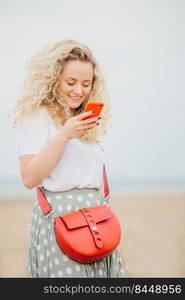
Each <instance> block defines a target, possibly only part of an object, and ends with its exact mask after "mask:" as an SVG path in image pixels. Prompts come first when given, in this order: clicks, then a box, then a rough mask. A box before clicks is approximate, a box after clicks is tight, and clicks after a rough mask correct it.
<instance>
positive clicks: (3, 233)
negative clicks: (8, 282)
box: [0, 195, 185, 278]
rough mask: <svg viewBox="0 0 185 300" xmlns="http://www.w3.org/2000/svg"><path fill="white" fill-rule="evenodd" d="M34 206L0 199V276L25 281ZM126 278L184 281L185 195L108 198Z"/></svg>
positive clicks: (24, 201)
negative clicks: (116, 219) (115, 219)
mask: <svg viewBox="0 0 185 300" xmlns="http://www.w3.org/2000/svg"><path fill="white" fill-rule="evenodd" d="M33 205H34V201H32V200H29V199H28V200H25V199H12V200H11V199H8V200H4V199H1V200H0V239H1V243H0V277H1V278H2V277H27V274H26V264H27V251H28V246H29V229H30V227H29V226H30V225H29V224H30V223H29V222H30V218H31V214H32V207H33ZM111 207H112V209H113V210H114V212H115V213H117V215H118V217H119V219H120V222H121V226H122V240H121V245H120V247H121V249H122V256H123V258H124V267H125V277H185V259H184V253H185V217H184V214H185V213H184V212H185V195H145V196H120V197H111Z"/></svg>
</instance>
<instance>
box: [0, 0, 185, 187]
mask: <svg viewBox="0 0 185 300" xmlns="http://www.w3.org/2000/svg"><path fill="white" fill-rule="evenodd" d="M0 20H1V26H0V34H1V47H0V61H1V69H0V77H1V102H0V112H1V119H0V120H1V136H0V145H1V156H0V164H1V168H0V183H1V184H3V182H5V181H7V180H19V181H20V175H19V161H18V158H17V155H18V153H17V136H16V134H15V133H13V132H11V131H10V126H11V123H10V120H9V119H8V110H9V109H10V108H11V106H12V104H13V103H14V102H15V101H16V99H17V98H18V97H19V91H18V85H19V84H21V81H22V79H23V75H24V64H25V60H26V59H27V58H29V57H30V56H31V55H32V54H34V53H35V52H36V51H37V50H39V49H40V48H42V47H44V46H45V45H46V44H49V43H52V42H56V41H58V40H62V39H65V38H70V39H71V38H72V39H78V40H80V41H81V42H83V43H85V44H86V45H87V46H88V47H90V48H91V50H92V51H93V53H94V55H95V57H96V58H97V60H98V61H99V63H100V65H101V66H102V68H103V71H104V76H105V80H106V83H107V87H108V89H109V91H110V94H111V97H112V104H113V122H112V129H111V131H110V133H109V134H108V135H107V136H106V137H104V138H103V140H102V144H103V147H104V150H105V155H106V165H107V172H108V176H109V178H110V181H111V182H112V184H113V182H117V183H119V184H122V183H123V184H124V183H126V182H131V183H134V182H143V183H144V184H145V183H146V184H147V183H148V182H153V183H155V182H158V183H163V182H167V184H169V185H171V184H172V183H173V182H178V183H179V184H180V185H181V186H182V185H183V184H184V183H185V155H184V154H185V118H184V113H185V102H184V96H185V84H184V78H185V1H183V0H176V1H174V0H114V1H113V0H110V1H107V0H103V1H102V0H101V1H99V0H94V1H88V0H78V1H75V0H73V1H68V0H63V1H61V0H53V1H51V0H50V1H49V0H32V1H30V2H28V1H23V0H20V1H19V0H16V1H1V3H0Z"/></svg>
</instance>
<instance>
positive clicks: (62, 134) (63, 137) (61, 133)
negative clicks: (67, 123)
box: [59, 128, 69, 143]
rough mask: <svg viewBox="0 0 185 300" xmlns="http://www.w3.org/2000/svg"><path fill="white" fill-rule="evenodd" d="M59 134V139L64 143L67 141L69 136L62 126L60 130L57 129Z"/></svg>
mask: <svg viewBox="0 0 185 300" xmlns="http://www.w3.org/2000/svg"><path fill="white" fill-rule="evenodd" d="M59 136H60V139H61V140H62V141H63V142H64V143H67V142H68V141H69V137H68V136H67V134H66V132H65V130H64V128H62V129H61V130H60V131H59Z"/></svg>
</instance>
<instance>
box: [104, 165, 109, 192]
mask: <svg viewBox="0 0 185 300" xmlns="http://www.w3.org/2000/svg"><path fill="white" fill-rule="evenodd" d="M103 182H104V196H105V198H108V197H109V196H110V195H109V185H108V180H107V174H106V170H105V165H103Z"/></svg>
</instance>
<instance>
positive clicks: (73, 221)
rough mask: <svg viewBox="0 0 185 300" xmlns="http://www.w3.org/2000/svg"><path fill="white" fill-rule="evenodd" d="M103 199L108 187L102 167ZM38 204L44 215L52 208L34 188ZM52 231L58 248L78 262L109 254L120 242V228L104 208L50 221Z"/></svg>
mask: <svg viewBox="0 0 185 300" xmlns="http://www.w3.org/2000/svg"><path fill="white" fill-rule="evenodd" d="M103 178H104V192H105V198H107V197H109V188H108V183H107V177H106V172H105V166H104V168H103ZM37 193H38V201H39V204H40V206H41V209H42V211H43V213H44V214H45V215H47V214H49V213H50V212H51V211H52V207H51V206H50V204H49V203H48V201H47V199H46V198H45V197H44V195H43V193H42V191H41V190H40V189H39V188H38V187H37ZM54 232H55V237H56V241H57V243H58V246H59V247H60V249H61V250H62V251H63V252H64V253H65V254H66V255H67V256H69V257H70V258H72V259H73V260H76V261H78V262H80V263H91V262H94V261H97V260H100V259H102V258H104V257H106V256H107V255H109V254H110V253H111V252H112V251H113V250H115V249H116V247H117V246H118V245H119V243H120V238H121V226H120V223H119V220H118V218H117V217H116V215H115V214H114V213H113V211H112V210H111V209H110V207H108V206H106V205H101V206H95V207H89V208H84V209H80V210H78V211H75V212H73V213H70V214H66V215H64V216H58V217H55V218H54Z"/></svg>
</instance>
